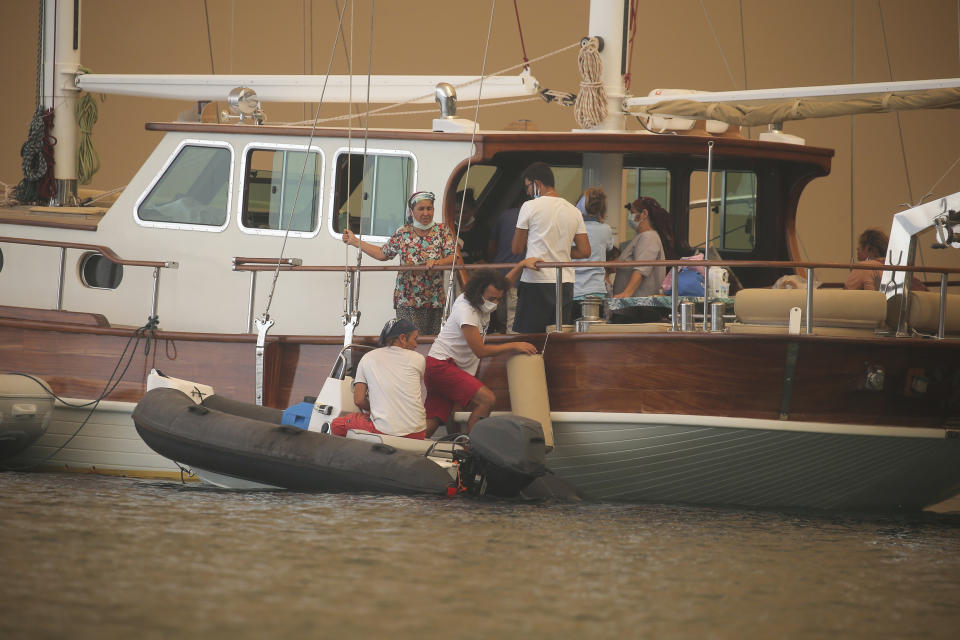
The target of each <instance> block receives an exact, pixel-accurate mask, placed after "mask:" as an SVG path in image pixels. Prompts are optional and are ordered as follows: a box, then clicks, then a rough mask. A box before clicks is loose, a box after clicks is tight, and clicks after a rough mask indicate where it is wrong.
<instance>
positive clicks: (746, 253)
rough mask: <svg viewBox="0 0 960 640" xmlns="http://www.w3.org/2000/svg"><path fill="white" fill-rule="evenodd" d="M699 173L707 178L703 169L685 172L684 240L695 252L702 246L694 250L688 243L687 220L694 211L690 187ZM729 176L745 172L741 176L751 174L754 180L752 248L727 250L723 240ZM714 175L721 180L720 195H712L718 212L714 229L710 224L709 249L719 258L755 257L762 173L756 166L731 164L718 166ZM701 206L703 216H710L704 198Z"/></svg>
mask: <svg viewBox="0 0 960 640" xmlns="http://www.w3.org/2000/svg"><path fill="white" fill-rule="evenodd" d="M698 173H700V174H703V176H704V178H706V176H707V170H706V169H698V168H691V170H690V171H689V173H688V175H687V238H686V241H687V245H688V246H689V247H690V248H692V249H696V250H697V251H701V250H703V247H702V246H700V247H699V248H697V247H695V246H694V245H692V244H690V243H689V239H690V238H689V236H690V218H691V217H692V211H693V208H694V207H693V203H694V200H693V198H692V197H690V196H691V194H692V193H693V188H692V186H693V180H694V175H695V174H698ZM728 173H744V174H752V175H753V180H754V185H753V187H754V188H753V216H752V224H753V246H752V247H751V248H750V249H734V248H730V247H727V246H726V242H725V239H726V236H727V235H728V232H727V228H726V226H727V202H728V197H727V174H728ZM713 175H714V176H719V177H720V185H719V187H720V193H719V195H714V196H713V197H714V200H716V201H718V206H719V210H718V211H717V213H716V215H717V221H716V223H717V228H714V227H713V225H712V224H711V234H712V235H713V236H714V237H715V238H716V240H715V241H714V239H713V238H711V243H710V246H711V247H712V248H714V249H716V250H717V252H718V253H721V255H722V254H733V255H734V256H736V257H737V258H740V259H745V258H747V257H751V256H756V254H757V251H758V248H759V232H758V227H759V224H760V193H761V184H760V183H761V180H762V174H761V172H760V171H759V170H758V169H757V168H756V167H753V166H751V167H742V166H737V165H733V166H723V167H720V168H715V169H714V170H713ZM697 202H699V200H698V201H697ZM703 207H704V208H705V209H706V210H707V211H706V212H705V214H706V215H710V207H709V206H708V205H707V203H706V202H705V199H704V205H703ZM697 208H701V207H697Z"/></svg>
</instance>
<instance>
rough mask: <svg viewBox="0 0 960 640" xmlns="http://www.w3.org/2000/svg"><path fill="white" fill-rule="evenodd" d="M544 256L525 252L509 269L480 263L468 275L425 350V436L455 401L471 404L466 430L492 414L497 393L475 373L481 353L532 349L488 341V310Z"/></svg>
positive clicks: (532, 349) (531, 350) (443, 419)
mask: <svg viewBox="0 0 960 640" xmlns="http://www.w3.org/2000/svg"><path fill="white" fill-rule="evenodd" d="M538 261H540V258H535V257H531V258H526V259H524V260H523V261H522V262H520V263H518V264H517V265H516V266H515V267H514V268H513V269H511V270H510V272H509V273H507V275H503V274H502V273H500V272H499V271H496V270H494V269H480V270H478V271H475V272H474V273H473V276H472V277H471V278H470V280H468V281H467V284H466V286H465V287H464V290H463V293H461V294H460V295H459V296H458V297H457V299H456V300H455V301H454V303H453V308H452V309H451V310H450V315H449V316H448V317H447V320H446V322H444V323H443V327H442V328H441V329H440V334H439V335H438V336H437V337H436V339H435V340H434V341H433V346H431V347H430V352H429V353H428V354H427V368H426V372H425V373H424V377H423V381H424V384H425V385H426V387H427V399H426V402H425V405H426V411H427V437H429V436H430V435H432V434H433V432H434V431H436V429H437V427H439V426H440V424H441V423H444V422H446V420H447V418H448V417H449V416H450V412H451V410H452V409H453V405H454V403H456V404H458V405H460V406H462V407H469V408H470V409H471V413H470V418H469V419H468V420H467V431H468V432H469V431H470V429H472V428H473V425H474V424H476V422H477V420H479V419H480V418H484V417H486V416H488V415H490V410H491V409H492V408H493V405H494V403H495V402H496V400H497V398H496V396H495V395H494V393H493V391H491V390H490V388H489V387H487V385H485V384H483V383H482V382H480V381H479V380H477V378H476V374H477V369H478V368H479V366H480V358H486V357H489V356H493V355H497V354H499V353H529V354H534V353H536V352H537V348H536V347H535V346H533V345H532V344H530V343H529V342H505V343H502V344H486V342H485V341H484V340H485V338H486V335H487V328H488V327H489V326H490V314H491V312H493V311H494V310H495V309H496V308H497V305H498V304H499V303H500V299H501V298H502V297H503V294H504V293H505V292H506V291H507V290H508V289H509V288H510V287H511V286H513V283H515V282H516V280H517V278H518V277H519V275H520V273H521V272H522V271H523V270H524V269H534V270H535V269H536V268H537V267H536V263H537V262H538Z"/></svg>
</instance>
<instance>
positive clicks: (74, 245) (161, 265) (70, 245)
mask: <svg viewBox="0 0 960 640" xmlns="http://www.w3.org/2000/svg"><path fill="white" fill-rule="evenodd" d="M0 242H9V243H11V244H30V245H36V246H40V247H56V248H60V249H81V250H84V251H96V252H97V253H99V254H100V255H102V256H103V257H104V258H106V259H107V260H109V261H110V262H112V263H114V264H121V265H123V266H130V267H154V268H158V269H176V268H177V267H178V266H179V265H178V264H177V263H176V262H158V261H156V260H124V259H123V258H121V257H120V256H118V255H117V254H116V253H114V252H113V250H112V249H110V247H104V246H102V245H99V244H84V243H82V242H58V241H55V240H34V239H32V238H11V237H9V236H0ZM274 262H276V261H274Z"/></svg>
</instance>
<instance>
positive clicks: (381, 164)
mask: <svg viewBox="0 0 960 640" xmlns="http://www.w3.org/2000/svg"><path fill="white" fill-rule="evenodd" d="M334 164H335V173H334V194H333V219H332V221H331V222H332V224H331V225H330V228H331V230H332V232H333V233H335V234H337V235H339V234H341V233H343V232H344V231H345V230H346V229H348V228H349V229H351V230H352V231H353V232H354V233H356V234H362V235H364V236H374V237H380V238H384V239H386V238H389V237H390V236H391V235H393V232H394V231H396V230H397V229H398V228H400V227H401V226H403V225H404V224H406V222H407V198H408V197H409V196H410V194H411V193H413V191H414V190H415V184H416V173H417V165H416V161H415V159H414V157H413V156H412V155H409V154H406V153H402V152H391V151H376V150H370V151H368V152H367V154H366V159H364V154H363V151H362V149H361V150H359V151H358V150H353V151H352V152H348V151H347V150H343V151H340V152H338V153H337V156H336V159H335V160H334Z"/></svg>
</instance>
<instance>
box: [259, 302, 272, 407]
mask: <svg viewBox="0 0 960 640" xmlns="http://www.w3.org/2000/svg"><path fill="white" fill-rule="evenodd" d="M256 325H257V352H256V370H255V383H256V401H257V404H258V405H262V404H263V352H264V350H265V347H266V342H267V331H270V327H272V326H273V320H271V319H270V316H268V315H266V314H264V315H262V316H260V317H259V318H257V320H256Z"/></svg>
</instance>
